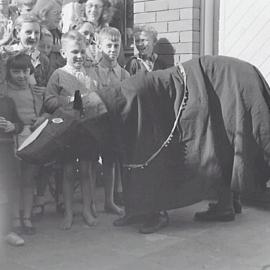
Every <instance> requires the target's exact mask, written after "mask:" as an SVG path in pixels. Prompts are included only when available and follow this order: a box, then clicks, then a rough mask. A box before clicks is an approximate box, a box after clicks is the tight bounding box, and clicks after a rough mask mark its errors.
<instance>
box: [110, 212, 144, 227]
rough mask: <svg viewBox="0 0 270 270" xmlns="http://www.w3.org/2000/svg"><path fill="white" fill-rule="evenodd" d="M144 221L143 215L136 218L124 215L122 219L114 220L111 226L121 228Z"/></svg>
mask: <svg viewBox="0 0 270 270" xmlns="http://www.w3.org/2000/svg"><path fill="white" fill-rule="evenodd" d="M144 220H145V215H138V216H130V215H124V216H123V217H120V218H118V219H116V220H115V221H114V222H113V225H114V226H116V227H123V226H128V225H132V224H136V223H141V222H143V221H144Z"/></svg>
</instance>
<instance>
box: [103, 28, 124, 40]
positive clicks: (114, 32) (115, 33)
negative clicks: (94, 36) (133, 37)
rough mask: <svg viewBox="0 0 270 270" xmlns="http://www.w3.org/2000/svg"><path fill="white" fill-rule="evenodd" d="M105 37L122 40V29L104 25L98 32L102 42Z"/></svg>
mask: <svg viewBox="0 0 270 270" xmlns="http://www.w3.org/2000/svg"><path fill="white" fill-rule="evenodd" d="M104 38H110V39H112V40H113V41H115V40H120V41H121V33H120V31H119V30H118V29H117V28H115V27H110V26H107V27H104V28H102V29H101V30H100V32H99V33H98V42H99V43H100V42H102V40H103V39H104Z"/></svg>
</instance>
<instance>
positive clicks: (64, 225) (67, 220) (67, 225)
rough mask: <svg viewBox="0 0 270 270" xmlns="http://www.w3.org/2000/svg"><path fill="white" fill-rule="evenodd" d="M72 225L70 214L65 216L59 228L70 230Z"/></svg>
mask: <svg viewBox="0 0 270 270" xmlns="http://www.w3.org/2000/svg"><path fill="white" fill-rule="evenodd" d="M72 223H73V215H72V214H65V216H64V220H63V222H62V224H61V226H60V229H62V230H70V229H71V227H72Z"/></svg>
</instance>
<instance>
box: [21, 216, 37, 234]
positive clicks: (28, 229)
mask: <svg viewBox="0 0 270 270" xmlns="http://www.w3.org/2000/svg"><path fill="white" fill-rule="evenodd" d="M27 221H28V222H30V223H31V224H32V221H31V219H30V218H26V217H24V218H23V234H26V235H34V234H36V228H35V227H33V226H32V225H31V226H29V225H26V224H25V223H26V222H27Z"/></svg>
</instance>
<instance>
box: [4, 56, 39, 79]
mask: <svg viewBox="0 0 270 270" xmlns="http://www.w3.org/2000/svg"><path fill="white" fill-rule="evenodd" d="M27 68H30V74H32V73H33V72H34V67H33V65H32V62H31V57H30V56H29V55H27V54H25V53H24V52H18V54H15V55H12V56H10V57H9V58H8V60H7V64H6V71H7V73H6V79H7V80H8V81H9V80H10V78H11V77H10V70H11V69H23V70H25V69H27Z"/></svg>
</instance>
